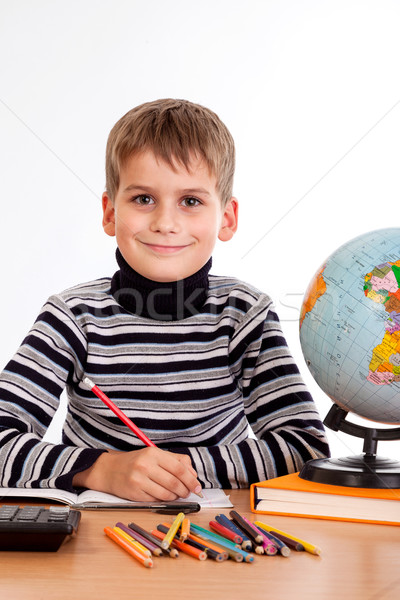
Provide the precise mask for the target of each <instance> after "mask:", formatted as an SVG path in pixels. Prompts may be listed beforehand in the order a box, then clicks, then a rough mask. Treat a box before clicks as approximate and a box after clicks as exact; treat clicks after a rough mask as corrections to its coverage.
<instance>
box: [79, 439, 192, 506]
mask: <svg viewBox="0 0 400 600" xmlns="http://www.w3.org/2000/svg"><path fill="white" fill-rule="evenodd" d="M73 485H74V486H75V487H87V488H89V489H92V490H97V491H100V492H106V493H108V494H114V495H115V496H120V497H121V498H127V499H128V500H136V501H142V502H143V501H144V502H146V501H152V500H164V501H168V500H176V498H186V497H187V496H188V495H189V494H190V493H191V492H195V493H198V492H199V491H200V490H201V486H200V483H199V481H198V480H197V473H196V471H195V470H194V469H193V467H192V464H191V460H190V457H189V456H187V455H186V454H175V453H173V452H168V451H166V450H161V449H160V448H154V447H148V448H142V449H140V450H133V451H132V452H116V451H113V452H104V453H103V454H101V455H100V456H99V458H98V459H97V460H96V462H95V463H94V464H93V465H92V466H91V467H90V468H89V469H86V471H82V472H81V473H77V474H76V475H75V476H74V479H73Z"/></svg>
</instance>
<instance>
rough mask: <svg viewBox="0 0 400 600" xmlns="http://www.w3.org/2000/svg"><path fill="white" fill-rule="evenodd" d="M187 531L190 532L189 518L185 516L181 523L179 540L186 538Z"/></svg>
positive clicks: (182, 540)
mask: <svg viewBox="0 0 400 600" xmlns="http://www.w3.org/2000/svg"><path fill="white" fill-rule="evenodd" d="M189 533H190V520H189V519H188V518H187V517H185V518H184V519H183V521H182V523H181V532H180V534H179V539H180V540H181V542H184V541H185V540H187V538H188V535H189Z"/></svg>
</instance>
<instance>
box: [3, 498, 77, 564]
mask: <svg viewBox="0 0 400 600" xmlns="http://www.w3.org/2000/svg"><path fill="white" fill-rule="evenodd" d="M80 519H81V513H80V512H79V511H78V510H73V509H70V508H69V507H66V506H51V507H50V508H45V507H44V506H23V507H21V506H15V505H13V504H0V550H28V551H34V552H55V551H56V550H58V549H59V547H60V546H61V544H62V543H63V542H65V541H67V540H68V539H69V538H71V537H72V536H74V535H75V534H76V532H77V530H78V526H79V522H80Z"/></svg>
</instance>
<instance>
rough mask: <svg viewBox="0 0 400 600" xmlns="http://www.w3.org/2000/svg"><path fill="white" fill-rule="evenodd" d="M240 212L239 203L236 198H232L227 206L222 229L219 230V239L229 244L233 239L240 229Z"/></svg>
mask: <svg viewBox="0 0 400 600" xmlns="http://www.w3.org/2000/svg"><path fill="white" fill-rule="evenodd" d="M238 211H239V203H238V201H237V199H236V198H233V197H232V198H231V199H230V200H229V201H228V202H227V203H226V205H225V208H224V212H223V215H222V223H221V228H220V230H219V234H218V239H219V240H221V241H222V242H228V241H229V240H231V239H232V238H233V234H234V233H235V231H236V229H237V227H238Z"/></svg>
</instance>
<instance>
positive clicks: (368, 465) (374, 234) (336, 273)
mask: <svg viewBox="0 0 400 600" xmlns="http://www.w3.org/2000/svg"><path fill="white" fill-rule="evenodd" d="M300 343H301V348H302V351H303V354H304V358H305V361H306V363H307V365H308V368H309V369H310V372H311V374H312V376H313V377H314V379H315V381H316V382H317V383H318V385H319V386H320V387H321V389H322V390H323V391H324V392H325V393H326V394H327V395H328V396H329V397H330V399H331V400H332V402H333V403H334V404H333V406H332V408H331V410H330V411H329V413H328V415H327V417H326V419H325V421H324V424H325V425H326V426H328V427H330V428H331V429H333V430H334V431H343V432H346V433H348V434H350V435H354V436H357V437H360V438H363V439H364V446H363V454H360V455H358V456H349V457H344V458H336V459H335V458H328V459H316V460H311V461H308V462H307V463H306V465H305V466H304V467H303V469H302V471H301V472H300V477H302V478H304V479H308V480H311V481H317V482H320V483H329V484H334V485H345V486H352V487H369V488H384V487H390V488H400V463H399V462H398V461H395V460H391V459H388V458H382V457H379V456H377V454H376V451H377V443H378V441H379V440H397V439H400V428H399V427H394V428H386V429H385V428H380V429H377V428H375V427H364V426H361V425H357V424H355V423H351V422H349V421H346V416H347V414H348V413H349V412H351V413H354V414H356V415H358V416H361V417H364V418H365V419H369V420H372V421H376V422H378V423H386V424H391V425H394V424H400V229H398V228H393V229H380V230H377V231H371V232H369V233H365V234H363V235H360V236H359V237H356V238H354V239H352V240H350V241H349V242H347V243H346V244H344V245H343V246H341V247H340V248H338V250H336V251H335V252H333V254H331V255H330V256H329V258H328V259H327V260H326V261H325V262H324V263H323V265H322V266H321V267H320V268H319V269H318V271H317V273H316V274H315V275H314V277H313V279H312V280H311V282H310V285H309V287H308V289H307V291H306V294H305V296H304V300H303V304H302V308H301V315H300Z"/></svg>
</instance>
